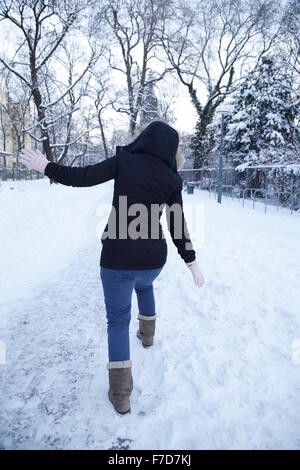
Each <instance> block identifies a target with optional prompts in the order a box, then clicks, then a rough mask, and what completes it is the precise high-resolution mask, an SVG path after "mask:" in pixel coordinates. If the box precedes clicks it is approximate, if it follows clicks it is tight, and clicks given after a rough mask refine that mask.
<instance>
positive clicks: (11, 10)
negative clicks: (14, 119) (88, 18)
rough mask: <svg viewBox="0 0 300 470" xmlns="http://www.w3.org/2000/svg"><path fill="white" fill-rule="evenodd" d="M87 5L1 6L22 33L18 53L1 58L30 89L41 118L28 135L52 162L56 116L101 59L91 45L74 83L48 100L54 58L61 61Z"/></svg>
mask: <svg viewBox="0 0 300 470" xmlns="http://www.w3.org/2000/svg"><path fill="white" fill-rule="evenodd" d="M86 6H87V2H86V1H83V0H71V1H64V0H15V1H13V2H12V1H8V0H3V1H1V4H0V20H1V21H5V22H9V24H10V25H11V26H12V27H15V29H16V33H18V34H17V35H16V36H17V38H18V46H17V48H16V51H15V53H14V54H13V56H11V57H4V56H2V57H0V62H1V63H2V64H3V65H4V66H5V67H6V69H7V70H9V71H10V72H11V73H13V74H14V75H15V76H16V77H17V78H18V79H19V81H20V82H22V83H23V84H24V85H25V86H26V87H27V89H28V90H29V92H30V94H31V96H32V99H33V102H34V105H35V108H36V114H37V115H36V122H34V123H33V124H32V126H30V128H27V129H26V132H27V133H28V134H29V135H31V137H32V138H33V139H34V140H36V141H39V142H41V143H42V145H43V151H44V152H45V154H46V155H47V158H48V159H49V160H50V161H51V160H53V148H55V147H57V146H58V145H60V144H57V143H56V144H53V145H52V144H51V138H50V137H51V131H50V128H51V127H52V126H53V124H54V122H55V120H58V118H57V117H55V109H56V106H58V105H59V104H61V103H63V100H64V99H65V98H66V97H67V96H68V97H70V96H71V95H72V93H73V90H74V88H75V87H76V86H77V84H78V83H80V81H81V80H82V78H83V77H84V76H85V74H86V73H87V71H88V70H89V69H90V67H91V66H92V64H93V63H94V61H95V60H96V58H97V57H96V53H95V51H94V50H93V48H92V46H91V45H90V46H91V47H90V49H91V53H90V57H89V59H88V60H87V62H86V65H85V67H84V68H83V69H82V70H81V72H80V73H79V74H77V75H76V78H74V77H72V78H74V79H73V81H72V82H70V80H69V82H68V84H67V86H65V87H62V90H61V93H60V94H56V95H55V96H51V99H49V97H47V89H46V88H47V84H46V82H47V80H48V82H49V76H50V77H51V73H50V72H51V69H52V70H53V68H54V64H53V59H54V58H55V59H57V54H58V52H59V51H60V49H61V47H62V45H63V43H64V41H65V40H66V38H67V35H68V34H69V33H70V31H71V30H72V28H75V27H76V25H77V23H78V20H79V17H80V14H81V13H82V12H83V10H84V9H85V8H86ZM55 65H56V64H55ZM69 78H70V77H69ZM71 104H73V105H74V104H75V103H71ZM70 114H72V113H71V112H69V113H68V116H70ZM49 126H50V127H49ZM36 129H38V130H39V133H38V134H39V135H38V134H37V132H36ZM73 143H74V142H73ZM66 145H70V142H64V149H65V148H66ZM61 156H62V155H61Z"/></svg>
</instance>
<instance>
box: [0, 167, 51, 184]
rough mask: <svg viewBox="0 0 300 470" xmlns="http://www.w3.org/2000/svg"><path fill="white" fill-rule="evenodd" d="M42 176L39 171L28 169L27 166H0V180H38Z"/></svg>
mask: <svg viewBox="0 0 300 470" xmlns="http://www.w3.org/2000/svg"><path fill="white" fill-rule="evenodd" d="M44 177H45V176H44V175H43V174H42V173H40V172H39V171H35V170H29V169H28V168H19V167H12V168H4V167H3V168H0V181H1V180H2V181H8V180H12V181H19V180H38V179H41V178H44Z"/></svg>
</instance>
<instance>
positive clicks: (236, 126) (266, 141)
mask: <svg viewBox="0 0 300 470" xmlns="http://www.w3.org/2000/svg"><path fill="white" fill-rule="evenodd" d="M299 137H300V133H299V106H298V105H297V104H296V101H295V97H293V92H292V79H291V77H290V76H289V74H288V72H287V71H286V70H284V69H283V68H281V67H280V65H279V64H277V63H276V60H275V58H274V57H272V56H267V57H263V58H262V60H261V62H260V64H259V66H258V67H257V69H256V70H255V71H253V72H251V73H249V75H248V76H247V78H246V80H245V81H244V82H243V83H242V84H241V86H240V87H239V89H238V90H237V92H236V93H235V95H234V99H233V112H232V114H231V116H230V118H229V119H228V121H227V123H226V129H225V152H226V154H227V157H228V158H229V159H230V160H231V162H232V164H233V166H237V165H239V164H242V163H246V162H249V163H250V164H253V165H259V164H275V163H288V162H291V161H294V160H295V158H296V153H297V146H298V143H299Z"/></svg>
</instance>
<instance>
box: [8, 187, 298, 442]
mask: <svg viewBox="0 0 300 470" xmlns="http://www.w3.org/2000/svg"><path fill="white" fill-rule="evenodd" d="M9 184H10V183H5V184H4V187H3V188H2V192H1V191H0V204H1V213H2V214H1V218H2V226H1V235H0V245H1V248H0V255H1V279H0V280H1V284H0V289H1V298H0V340H1V341H4V342H5V344H6V356H7V357H6V364H2V365H1V364H0V373H1V407H0V410H1V411H0V414H1V415H0V448H1V447H2V448H5V449H37V448H42V449H61V448H63V449H77V448H81V449H108V448H126V447H129V448H130V449H145V448H146V449H147V448H150V449H187V448H188V449H237V448H243V449H260V448H264V449H266V448H272V449H279V448H280V449H283V448H292V449H296V448H298V449H299V448H300V380H299V379H300V364H299V363H297V362H298V361H297V360H296V361H295V360H294V361H293V360H292V354H293V352H295V351H294V350H293V348H292V345H293V342H294V341H296V340H299V339H300V313H299V305H298V296H299V285H300V263H299V258H300V255H299V249H298V247H297V243H298V240H299V233H300V217H299V216H298V215H297V214H294V215H293V216H290V215H289V213H288V212H287V211H282V212H281V213H280V214H277V213H276V212H275V211H274V214H273V213H270V214H267V215H265V214H264V213H263V212H262V210H260V209H259V208H258V209H257V210H255V211H253V210H252V209H250V208H247V207H245V208H244V209H243V208H242V207H240V206H239V204H238V202H237V201H230V200H224V202H223V206H222V207H220V206H219V205H217V204H216V202H215V201H214V200H213V199H210V198H209V197H208V195H207V194H206V193H204V192H196V194H195V195H193V196H187V195H185V203H186V204H188V203H190V202H193V203H195V202H198V203H202V204H203V205H204V221H203V222H204V235H205V240H204V245H203V247H202V249H201V250H200V251H199V253H198V254H199V260H200V262H201V266H202V269H203V272H204V275H205V279H206V284H205V287H204V288H202V289H200V290H198V289H197V288H196V287H194V286H193V284H192V278H191V275H190V273H189V272H188V270H186V268H185V266H184V265H183V263H182V261H181V260H180V259H179V258H178V255H177V253H176V250H175V248H174V247H173V246H171V245H170V244H169V257H168V262H167V264H166V267H165V269H164V270H163V271H162V273H161V275H160V277H159V278H158V280H157V282H156V283H155V291H156V294H157V296H156V298H157V312H158V321H157V334H156V337H155V345H154V347H153V348H152V349H149V350H145V349H143V348H142V347H141V345H140V342H139V340H138V339H137V338H136V336H135V335H136V328H137V325H138V321H137V305H136V301H135V299H134V301H133V308H132V322H131V357H132V360H133V377H134V391H133V394H132V399H131V403H132V412H131V414H130V415H125V416H122V417H120V416H118V415H116V413H115V412H114V410H113V409H112V406H111V404H110V403H109V401H108V398H107V386H108V381H107V370H106V363H107V340H106V318H105V310H104V304H103V293H102V286H101V283H100V278H99V267H98V263H99V254H100V246H99V240H98V239H97V237H96V226H97V224H98V222H99V219H101V216H100V212H99V210H98V213H97V214H96V210H97V207H98V206H99V202H104V201H105V202H107V203H110V200H111V190H112V186H111V184H106V185H103V186H100V187H96V188H89V189H88V188H80V189H73V188H64V187H62V186H58V187H57V186H56V187H52V188H50V187H49V185H48V184H47V180H43V181H37V182H23V183H14V187H15V189H14V190H13V191H15V192H14V194H13V196H12V195H11V194H10V192H9V190H8V187H9ZM37 195H38V196H39V197H38V198H37ZM26 201H27V202H26ZM20 207H21V209H22V211H23V214H24V217H22V214H20V213H17V210H19V209H20ZM79 210H80V212H79V215H78V211H79ZM28 214H31V217H30V218H29V219H28ZM39 214H40V216H39ZM33 215H34V218H33V217H32V216H33ZM102 218H103V222H104V221H105V216H103V217H102ZM43 220H46V221H47V225H43V223H42V221H43ZM4 223H5V226H8V227H9V228H10V229H13V233H12V234H11V236H9V234H8V233H7V231H4V230H3V228H4ZM70 227H71V228H72V227H73V228H74V233H70ZM36 230H38V235H39V242H38V244H37V246H35V247H34V248H30V247H29V248H28V244H29V241H30V240H31V239H32V237H33V235H34V233H35V231H36ZM20 232H21V233H22V242H23V243H24V245H26V246H27V248H26V249H23V250H21V249H20V250H19V252H18V251H17V252H16V250H17V249H18V243H17V239H18V236H19V235H18V234H19V233H20ZM49 234H50V235H49ZM48 237H50V238H51V241H49V244H48ZM46 247H47V250H46ZM14 253H15V254H17V255H18V256H14ZM55 253H56V254H57V255H56V256H55ZM39 259H40V260H42V261H40V265H38V267H36V263H38V260H39ZM30 260H32V266H30V263H31V261H30ZM48 261H49V269H48V270H47V266H48ZM24 264H25V265H26V266H24ZM28 265H29V266H28ZM11 266H13V268H11V269H10V267H11ZM16 273H17V276H16ZM39 273H41V275H40V276H39ZM19 276H21V279H20V278H19ZM29 278H30V284H29V283H28V279H29ZM5 282H6V284H5V289H3V290H2V287H3V285H4V283H5ZM13 293H15V295H14V296H13ZM296 344H297V343H296ZM296 356H297V355H296ZM297 357H299V355H298V356H297Z"/></svg>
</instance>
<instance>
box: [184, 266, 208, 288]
mask: <svg viewBox="0 0 300 470" xmlns="http://www.w3.org/2000/svg"><path fill="white" fill-rule="evenodd" d="M186 265H187V267H188V268H189V269H190V270H191V272H192V275H193V278H194V282H195V284H196V286H197V287H202V286H203V284H204V277H203V274H202V273H201V271H200V268H199V266H198V263H197V261H196V260H195V261H192V262H191V263H186Z"/></svg>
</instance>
